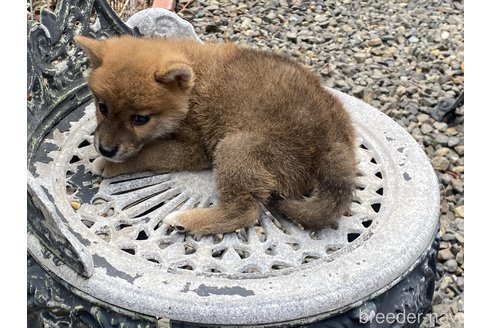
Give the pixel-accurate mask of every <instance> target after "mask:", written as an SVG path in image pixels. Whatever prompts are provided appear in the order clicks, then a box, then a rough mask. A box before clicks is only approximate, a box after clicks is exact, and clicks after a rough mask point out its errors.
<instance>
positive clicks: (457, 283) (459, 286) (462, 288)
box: [456, 277, 465, 291]
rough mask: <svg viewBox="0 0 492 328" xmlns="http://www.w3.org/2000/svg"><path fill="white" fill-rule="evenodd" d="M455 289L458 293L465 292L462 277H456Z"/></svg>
mask: <svg viewBox="0 0 492 328" xmlns="http://www.w3.org/2000/svg"><path fill="white" fill-rule="evenodd" d="M456 287H458V289H459V290H460V291H464V290H465V279H464V278H463V277H458V278H457V279H456Z"/></svg>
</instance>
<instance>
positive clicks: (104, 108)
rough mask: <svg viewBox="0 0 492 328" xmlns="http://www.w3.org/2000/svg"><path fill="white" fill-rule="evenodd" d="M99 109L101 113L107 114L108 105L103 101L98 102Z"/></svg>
mask: <svg viewBox="0 0 492 328" xmlns="http://www.w3.org/2000/svg"><path fill="white" fill-rule="evenodd" d="M99 111H100V112H101V114H103V115H108V106H106V104H105V103H99Z"/></svg>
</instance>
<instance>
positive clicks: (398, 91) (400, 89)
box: [395, 85, 407, 96]
mask: <svg viewBox="0 0 492 328" xmlns="http://www.w3.org/2000/svg"><path fill="white" fill-rule="evenodd" d="M395 92H396V94H397V95H399V96H402V95H404V94H405V93H407V88H405V87H404V86H403V85H399V86H398V87H397V88H396V91H395Z"/></svg>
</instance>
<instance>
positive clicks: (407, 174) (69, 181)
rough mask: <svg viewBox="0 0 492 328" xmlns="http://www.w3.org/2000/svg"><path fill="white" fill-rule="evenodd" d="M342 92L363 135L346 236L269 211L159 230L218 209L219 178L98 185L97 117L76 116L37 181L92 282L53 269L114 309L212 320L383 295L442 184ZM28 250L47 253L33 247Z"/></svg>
mask: <svg viewBox="0 0 492 328" xmlns="http://www.w3.org/2000/svg"><path fill="white" fill-rule="evenodd" d="M332 92H335V91H332ZM336 94H337V95H338V96H340V97H341V99H342V101H343V102H344V103H345V104H346V107H347V109H349V111H350V113H351V115H352V117H353V118H354V122H355V124H356V129H357V132H358V135H359V138H358V145H359V147H358V158H359V164H358V169H359V174H358V177H357V189H356V191H355V193H354V196H353V202H352V206H351V209H350V213H348V215H347V216H343V217H342V218H340V221H339V224H338V227H329V228H326V229H323V230H321V231H317V232H313V231H309V230H302V229H301V228H300V227H298V226H296V225H294V224H293V223H292V222H291V221H289V220H288V219H285V218H282V217H278V216H277V215H273V214H272V213H270V212H269V210H268V209H267V208H264V209H263V211H262V214H261V218H260V220H259V222H258V223H257V224H256V225H255V226H253V227H249V228H247V229H241V230H238V231H236V232H234V233H230V234H225V235H215V236H194V235H189V234H183V233H178V232H176V231H173V230H172V229H170V228H169V227H167V226H166V225H163V224H162V222H161V220H162V219H163V218H164V217H165V216H166V214H167V213H169V212H171V211H173V210H177V209H185V208H192V207H208V206H214V204H215V203H216V201H217V196H216V192H215V188H214V179H213V174H212V172H210V171H204V172H178V173H169V174H159V175H154V174H151V173H141V174H136V175H131V176H120V177H115V178H111V179H104V180H103V179H101V178H99V177H96V176H93V175H92V174H91V173H90V171H89V170H90V162H92V161H93V160H94V159H95V158H96V156H97V153H96V151H95V149H94V147H93V145H92V142H93V137H92V132H93V130H94V128H95V125H96V122H95V115H94V110H95V109H94V106H93V105H92V104H91V105H89V106H87V107H86V108H82V109H80V113H79V117H78V118H76V119H74V118H72V119H69V118H68V119H66V120H65V121H64V122H62V123H61V124H60V125H63V128H60V129H54V131H53V133H52V134H51V135H50V136H48V137H47V138H46V139H45V141H44V143H45V145H49V147H48V146H47V147H45V149H50V151H47V152H46V153H45V154H39V155H38V158H39V161H38V162H37V163H35V167H36V172H35V173H36V174H35V175H36V180H37V181H38V182H39V184H40V185H41V186H43V187H44V188H45V189H46V190H47V191H48V192H49V194H51V195H53V199H54V200H53V202H54V204H55V206H56V207H57V209H58V210H59V211H60V213H61V214H62V215H63V216H64V217H65V218H66V219H67V220H68V222H69V224H70V227H71V228H72V229H73V230H74V231H77V234H80V236H82V237H83V238H84V239H85V240H88V241H90V243H89V244H88V245H87V246H86V247H87V249H88V251H89V252H90V253H91V254H92V255H93V259H94V274H93V276H92V277H91V278H90V279H88V280H82V279H81V278H80V277H78V276H77V275H76V274H74V273H73V272H72V271H71V270H70V269H69V268H68V267H66V266H63V265H62V266H55V265H53V268H51V269H52V270H53V271H54V272H55V273H56V274H58V275H59V276H60V277H62V278H63V279H64V280H65V281H68V282H69V283H71V284H73V285H74V286H76V287H77V288H79V289H80V290H81V291H83V292H85V293H89V294H90V295H92V296H93V297H96V298H99V299H101V300H104V301H106V302H109V303H111V304H115V305H118V306H121V307H124V308H129V309H131V310H134V311H139V312H142V313H146V314H150V315H156V316H161V317H170V318H172V319H177V320H183V321H191V322H204V323H221V324H227V323H230V324H237V323H244V324H252V323H268V322H279V321H285V320H293V319H298V318H303V317H312V318H314V317H315V316H320V315H325V316H326V315H328V314H329V313H330V311H335V310H337V309H339V308H340V307H343V306H350V305H351V304H352V305H354V304H357V303H358V302H360V301H361V300H362V299H364V298H367V297H370V296H371V295H374V294H377V293H381V292H382V291H383V290H385V289H387V288H389V287H390V286H391V285H392V284H394V283H396V282H397V281H398V279H399V277H400V275H401V274H402V273H404V272H406V271H407V270H409V268H410V267H411V266H412V265H413V263H414V261H415V260H416V259H417V258H418V256H420V255H421V254H422V253H423V251H424V250H425V249H427V248H428V247H429V245H430V243H431V241H432V239H433V236H434V233H435V230H436V227H437V217H436V213H438V212H437V211H435V210H436V208H437V206H438V194H437V190H438V189H437V182H436V180H435V176H434V173H433V171H432V168H431V167H430V165H429V163H428V160H427V158H426V157H425V154H424V153H423V152H422V151H421V150H420V148H419V146H418V145H417V144H416V143H415V142H414V141H413V139H411V137H410V136H409V135H408V134H407V133H406V132H405V131H404V130H403V129H401V128H400V127H399V126H397V124H396V123H394V122H393V121H391V120H390V119H389V118H387V117H385V116H384V115H383V114H381V113H380V112H378V111H377V110H375V109H374V108H372V107H370V106H368V105H366V104H364V103H362V102H360V101H358V100H356V99H355V98H351V97H349V96H346V95H344V94H341V93H338V92H336ZM71 120H72V121H71ZM41 159H42V160H41ZM78 205H80V207H79V206H78ZM29 243H30V245H31V247H32V248H33V249H38V248H39V245H37V244H36V243H37V242H36V240H34V239H30V240H29ZM34 252H35V251H34ZM46 266H48V267H49V266H50V264H46ZM230 302H234V307H231V306H229V305H230ZM195 307H198V308H200V309H202V310H200V311H199V313H198V312H197V311H196V310H194V311H193V308H195Z"/></svg>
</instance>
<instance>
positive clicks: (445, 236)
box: [441, 232, 454, 260]
mask: <svg viewBox="0 0 492 328" xmlns="http://www.w3.org/2000/svg"><path fill="white" fill-rule="evenodd" d="M441 240H443V241H453V240H454V236H453V234H452V233H449V232H446V233H445V234H443V235H442V237H441ZM453 257H454V256H453ZM447 260H449V259H447Z"/></svg>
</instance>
